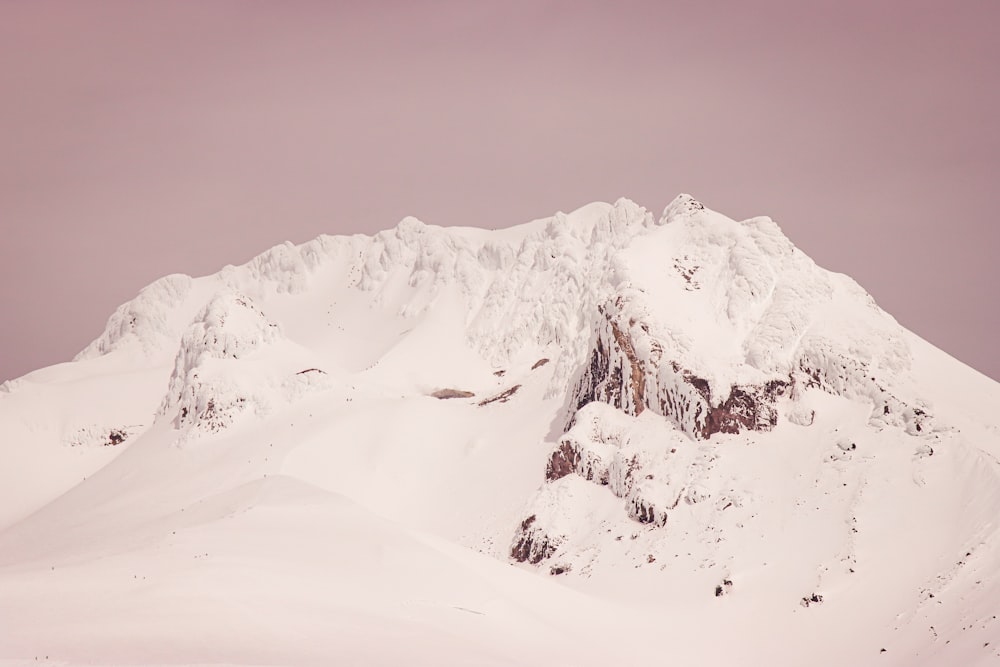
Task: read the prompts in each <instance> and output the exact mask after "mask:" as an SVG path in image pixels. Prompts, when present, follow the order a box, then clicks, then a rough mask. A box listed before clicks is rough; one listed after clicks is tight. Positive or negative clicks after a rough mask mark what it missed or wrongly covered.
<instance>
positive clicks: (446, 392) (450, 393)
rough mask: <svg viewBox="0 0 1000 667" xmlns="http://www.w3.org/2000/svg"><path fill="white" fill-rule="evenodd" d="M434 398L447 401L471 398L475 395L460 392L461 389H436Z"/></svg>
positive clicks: (468, 392) (469, 392)
mask: <svg viewBox="0 0 1000 667" xmlns="http://www.w3.org/2000/svg"><path fill="white" fill-rule="evenodd" d="M431 396H433V397H434V398H440V399H448V398H471V397H473V396H475V394H474V393H473V392H471V391H462V390H461V389H438V390H437V391H435V392H434V393H433V394H431Z"/></svg>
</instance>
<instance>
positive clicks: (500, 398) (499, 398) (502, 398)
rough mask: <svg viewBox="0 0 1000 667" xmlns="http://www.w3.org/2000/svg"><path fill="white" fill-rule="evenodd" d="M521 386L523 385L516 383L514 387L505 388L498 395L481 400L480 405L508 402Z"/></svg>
mask: <svg viewBox="0 0 1000 667" xmlns="http://www.w3.org/2000/svg"><path fill="white" fill-rule="evenodd" d="M520 388H521V385H519V384H515V385H514V386H513V387H510V388H509V389H504V390H503V391H501V392H500V393H499V394H497V395H496V396H491V397H490V398H487V399H485V400H482V401H480V402H479V406H480V407H482V406H484V405H489V404H490V403H506V402H507V401H509V400H510V397H511V396H513V395H514V394H516V393H517V390H518V389H520Z"/></svg>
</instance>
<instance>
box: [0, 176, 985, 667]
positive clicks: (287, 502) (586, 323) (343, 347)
mask: <svg viewBox="0 0 1000 667" xmlns="http://www.w3.org/2000/svg"><path fill="white" fill-rule="evenodd" d="M998 413H1000V389H998V387H997V385H996V383H993V382H992V381H989V380H987V379H986V378H984V377H982V376H980V375H978V374H976V373H975V372H974V371H972V370H971V369H967V368H965V367H963V366H961V365H960V364H959V363H958V362H955V361H954V360H952V359H950V358H948V357H947V356H946V355H944V354H943V353H941V352H940V351H938V350H935V349H934V348H932V347H930V346H929V345H927V344H926V343H924V342H923V341H921V340H920V339H919V338H917V337H915V336H914V335H913V334H911V333H909V332H908V331H906V330H905V329H903V328H902V327H900V326H899V325H898V324H897V323H896V321H895V320H894V319H893V318H892V317H891V316H890V315H888V314H887V313H885V312H884V311H882V310H881V309H880V308H879V307H878V306H877V305H876V304H875V303H874V301H873V300H872V298H871V297H870V296H869V295H868V294H867V293H865V291H864V290H863V289H862V288H861V287H859V286H858V285H857V284H856V283H854V282H853V281H852V280H851V279H850V278H848V277H846V276H843V275H839V274H834V273H831V272H829V271H826V270H824V269H822V268H820V267H818V266H816V264H815V263H814V262H813V261H812V260H810V259H809V258H808V257H807V256H806V255H804V254H803V253H802V252H801V251H799V250H798V249H797V248H796V247H795V246H794V245H793V244H792V243H791V242H790V241H789V240H788V239H787V238H786V237H785V236H784V235H783V234H782V232H781V231H780V229H779V228H778V226H777V225H776V224H775V223H774V222H773V221H772V220H770V219H769V218H765V217H759V218H752V219H750V220H745V221H742V222H739V221H735V220H731V219H729V218H727V217H725V216H724V215H721V214H719V213H716V212H714V211H712V210H710V209H708V208H706V207H705V206H704V205H703V204H701V203H700V202H698V201H696V200H695V199H693V198H692V197H690V196H687V195H681V196H679V197H677V198H676V199H674V200H673V201H672V202H671V203H670V204H669V205H668V206H667V207H666V209H665V210H664V211H663V213H662V215H660V216H659V217H657V216H654V215H653V214H651V213H650V212H649V211H647V210H646V209H644V208H642V207H641V206H639V205H637V204H635V203H634V202H631V201H629V200H627V199H621V200H619V201H617V202H615V203H614V204H604V203H595V204H589V205H587V206H584V207H583V208H580V209H578V210H576V211H573V212H572V213H568V214H564V213H558V214H556V215H555V216H553V217H550V218H545V219H540V220H536V221H533V222H529V223H527V224H523V225H520V226H516V227H512V228H509V229H504V230H499V231H492V232H491V231H486V230H481V229H473V228H441V227H435V226H432V225H427V224H424V223H423V222H421V221H419V220H416V219H415V218H406V219H404V220H403V221H402V222H400V223H399V225H397V226H396V227H395V228H393V229H390V230H387V231H383V232H380V233H378V234H376V235H374V236H362V235H357V236H351V237H335V236H321V237H319V238H317V239H315V240H313V241H310V242H308V243H305V244H302V245H298V246H296V245H292V244H290V243H286V244H283V245H279V246H276V247H275V248H272V249H270V250H268V251H267V252H264V253H262V254H261V255H259V256H258V257H256V258H254V259H253V260H251V261H250V262H248V263H247V264H245V265H242V266H227V267H225V268H224V269H223V270H222V271H220V272H219V273H217V274H214V275H211V276H206V277H201V278H191V277H188V276H182V275H173V276H168V277H166V278H163V279H161V280H159V281H156V282H155V283H153V284H151V285H150V286H148V287H147V288H145V289H144V290H142V291H141V292H140V294H139V295H138V296H137V297H136V298H135V299H134V300H133V301H131V302H129V303H127V304H124V305H123V306H121V307H120V308H119V309H118V310H117V311H116V312H115V313H114V314H113V315H112V316H111V318H110V319H109V320H108V325H107V327H106V330H105V331H104V332H103V334H102V335H101V336H100V337H98V338H97V340H95V341H94V342H93V343H92V344H91V345H90V346H88V347H87V348H86V349H85V350H84V351H83V352H81V353H80V355H79V356H78V357H77V359H76V360H75V361H74V363H71V364H63V365H60V366H55V367H52V368H48V369H42V370H39V371H36V372H35V373H32V374H29V375H27V376H25V377H23V378H19V379H17V380H13V381H9V382H6V383H4V384H3V385H2V386H0V443H3V444H4V446H5V448H6V449H5V452H6V454H7V461H8V465H7V466H5V467H4V468H3V469H0V489H4V491H3V495H2V496H0V500H2V501H3V502H0V628H13V629H14V630H13V632H12V633H11V634H10V635H7V636H5V635H4V634H3V632H2V631H0V664H4V662H3V660H4V659H10V660H14V661H15V664H16V661H17V660H21V659H24V658H25V656H32V657H33V656H35V655H38V654H41V655H45V654H46V653H39V652H41V651H43V649H44V650H45V651H51V654H54V655H55V656H56V658H55V659H59V660H62V661H64V662H67V663H69V664H74V663H94V662H98V663H102V662H103V663H109V664H119V663H121V664H124V663H130V664H138V663H140V662H143V661H148V660H150V658H148V657H147V656H148V655H155V656H156V657H154V658H152V660H154V661H155V662H158V663H164V664H166V663H172V664H173V663H178V662H205V661H206V660H209V661H212V660H214V661H216V662H224V663H227V664H246V663H258V662H260V661H261V660H263V659H265V658H266V659H267V660H269V661H273V662H275V663H281V664H313V663H315V662H316V661H317V660H318V661H320V662H324V661H330V660H333V659H334V658H333V657H332V656H334V655H336V656H337V657H336V660H348V661H350V662H353V663H358V664H397V663H400V662H407V663H414V664H421V663H422V662H427V663H428V664H439V663H440V662H442V656H441V655H439V653H438V650H439V648H440V647H441V646H445V645H447V646H453V647H454V648H453V650H454V654H453V655H450V656H447V657H446V658H445V659H444V662H449V661H450V662H454V663H456V664H458V663H483V662H491V661H492V662H491V664H492V663H494V662H495V663H496V664H539V665H542V664H545V665H551V664H574V665H576V664H580V665H586V664H607V663H608V662H618V663H625V664H648V663H650V662H653V661H655V660H660V659H661V658H665V657H667V656H666V654H665V653H664V651H665V650H666V649H665V648H664V647H665V646H669V647H670V657H673V658H675V660H676V661H679V662H688V663H703V664H704V663H719V664H723V663H724V664H739V663H741V661H743V662H746V661H749V664H763V663H767V664H789V665H791V664H802V662H804V661H805V660H809V661H810V662H814V663H819V664H868V663H874V662H875V661H878V660H881V661H883V662H884V661H885V660H886V658H885V657H884V656H883V653H882V651H881V649H883V648H885V649H886V654H891V659H892V660H895V661H897V663H896V664H915V665H919V664H927V665H932V664H977V663H978V662H980V661H986V662H984V664H992V662H988V661H990V660H992V661H996V660H998V659H1000V653H997V650H1000V641H997V640H996V637H998V636H1000V634H998V633H1000V623H998V622H996V620H995V619H996V616H995V614H997V613H998V612H1000V609H998V608H997V607H998V605H997V603H996V600H997V599H1000V537H998V536H997V528H996V521H995V517H996V514H997V512H998V511H1000V463H998V462H997V461H998V458H997V457H1000V425H998V423H997V421H996V414H998ZM476 552H479V553H476ZM511 564H514V565H515V566H516V567H510V565H511ZM238 573H242V574H240V576H236V575H237V574H238ZM243 574H245V575H246V576H245V577H243ZM140 577H141V578H140ZM547 577H558V579H559V581H561V582H563V583H564V584H565V585H564V586H561V587H559V586H557V587H553V586H551V585H549V584H547V583H545V581H544V580H545V579H546V578H547ZM84 580H87V581H91V580H92V581H96V582H100V586H101V587H102V590H105V589H106V590H107V591H109V593H108V594H107V595H102V596H100V599H99V600H95V599H93V598H92V597H91V596H89V595H88V594H87V593H86V591H85V590H84V589H83V588H81V587H80V586H79V582H80V581H84ZM188 581H197V582H200V583H198V584H197V588H198V591H200V592H202V593H203V594H204V596H207V598H203V597H200V594H195V593H194V592H190V591H192V589H191V588H190V586H189V585H188V584H187V583H185V582H188ZM573 589H577V590H578V591H581V592H582V593H584V594H585V595H583V596H579V595H578V593H577V591H574V590H573ZM206 599H207V600H209V602H207V603H206ZM57 602H58V605H59V606H60V609H61V610H62V611H61V616H59V618H58V619H53V617H51V616H50V615H49V610H50V609H51V608H52V605H54V604H56V603H57ZM608 603H610V606H609V604H608ZM157 605H162V609H161V610H160V611H156V612H155V613H153V612H147V611H143V612H141V613H140V611H139V610H148V609H154V610H155V609H160V607H157ZM3 609H17V610H19V611H18V614H17V616H16V617H15V616H14V615H11V614H7V615H3V612H2V610H3ZM206 609H207V611H205V610H206ZM273 609H281V610H284V611H283V612H282V614H279V615H275V613H274V612H273V611H272V610H273ZM248 610H249V611H248ZM529 612H530V613H529ZM157 614H162V615H161V616H158V615H157ZM168 617H169V618H171V619H178V620H173V621H170V622H165V621H164V620H163V619H165V618H168ZM253 618H259V619H264V620H261V621H260V622H259V623H257V622H251V621H250V620H249V619H253ZM179 619H186V620H179ZM415 619H421V620H420V621H419V622H418V621H416V620H415ZM525 619H532V620H530V621H529V620H525ZM124 625H127V626H128V627H129V628H130V630H129V636H131V637H133V638H134V644H130V643H122V642H119V641H116V640H115V636H116V635H115V632H116V628H118V627H123V626H124ZM722 626H724V627H726V628H728V629H727V630H726V641H725V642H719V641H717V637H716V635H717V634H718V631H717V630H711V631H709V632H706V630H705V628H718V627H722ZM261 627H267V628H275V630H273V631H270V630H269V631H267V632H261V631H260V628H261ZM38 628H41V629H38ZM331 628H334V629H335V628H350V631H348V630H342V631H341V630H331ZM664 628H668V629H670V632H671V636H670V638H669V641H667V642H666V644H664V643H663V642H661V641H659V638H660V636H661V634H662V633H663V632H665V630H664ZM330 632H333V634H329V633H330ZM598 633H599V635H598ZM195 635H197V636H204V637H206V638H207V639H206V640H205V641H206V642H208V643H209V644H211V645H212V646H214V647H215V648H214V649H213V651H212V652H211V655H209V654H207V653H205V652H204V651H205V648H204V647H205V645H206V643H205V642H201V643H198V642H192V641H190V640H189V639H186V638H188V637H191V636H195ZM593 636H601V637H602V638H604V640H606V641H604V640H602V643H604V644H607V645H608V646H611V647H614V648H613V650H610V652H608V653H607V654H606V655H605V654H604V653H603V652H601V651H598V650H595V649H594V642H593V641H592V637H593ZM845 636H847V637H852V638H853V639H852V642H842V641H839V640H837V639H836V638H838V637H845ZM290 637H297V638H306V639H308V640H309V641H307V642H301V641H298V640H296V641H290V640H289V638H290ZM455 637H463V638H464V639H462V641H460V642H457V643H456V642H455ZM421 638H425V639H421ZM427 638H429V639H427ZM140 646H141V647H142V650H140V649H138V648H136V647H140ZM305 646H310V647H316V648H310V649H309V650H306V649H305V648H304V647H305ZM50 647H51V648H50ZM109 647H112V648H109ZM262 656H264V657H262ZM484 656H489V659H488V660H486V659H485V657H484ZM654 657H655V660H654Z"/></svg>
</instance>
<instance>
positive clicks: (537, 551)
mask: <svg viewBox="0 0 1000 667" xmlns="http://www.w3.org/2000/svg"><path fill="white" fill-rule="evenodd" d="M537 521H538V517H537V516H536V515H534V514H532V515H531V516H529V517H528V518H526V519H525V520H524V521H522V522H521V525H520V527H519V528H518V531H517V535H516V536H515V537H514V543H513V545H512V546H511V548H510V557H511V558H512V559H514V560H516V561H517V562H519V563H530V564H532V565H538V564H539V563H541V562H542V561H543V560H545V559H546V558H548V557H549V556H551V555H552V554H553V553H555V550H556V546H557V544H556V542H555V541H554V540H552V539H550V538H549V536H548V535H546V534H545V531H543V530H542V529H541V527H540V526H539V525H538V523H537Z"/></svg>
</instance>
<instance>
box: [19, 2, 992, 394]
mask: <svg viewBox="0 0 1000 667" xmlns="http://www.w3.org/2000/svg"><path fill="white" fill-rule="evenodd" d="M998 21H1000V3H998V2H996V1H995V0H981V1H976V0H967V1H964V2H960V3H945V2H926V1H923V0H892V1H889V0H882V1H880V2H870V1H868V0H865V1H862V0H837V1H836V2H833V1H831V2H822V1H821V2H815V1H814V2H801V1H800V0H772V1H768V2H745V3H744V2H729V3H721V2H694V1H692V2H633V3H628V2H615V3H612V2H605V3H587V2H495V3H494V2H484V3H472V2H425V3H421V2H383V3H363V2H351V3H348V2H270V3H266V2H254V1H249V0H247V1H233V2H103V1H101V2H98V1H94V2H84V1H82V0H81V1H68V2H44V1H38V2H34V1H33V2H27V1H26V2H4V1H3V0H0V129H2V131H0V225H2V232H3V237H2V238H3V241H2V243H0V267H2V273H0V306H2V307H3V315H4V317H3V327H2V328H0V349H2V350H3V354H2V355H0V379H3V378H9V377H15V376H17V375H20V374H22V373H24V372H27V371H28V370H31V369H33V368H36V367H40V366H44V365H48V364H52V363H56V362H59V361H63V360H67V359H69V358H71V357H72V356H73V355H74V354H75V353H76V352H77V351H78V350H79V349H81V348H82V347H84V346H85V345H86V343H88V342H89V341H90V340H91V339H92V338H94V337H96V336H97V335H98V334H99V333H100V331H101V330H102V328H103V325H104V321H105V320H106V319H107V317H108V315H110V314H111V312H112V311H113V310H114V308H115V307H116V306H117V305H118V304H119V303H121V302H123V301H126V300H128V299H130V298H132V297H133V296H134V295H135V293H136V292H138V290H139V289H140V288H141V287H142V286H144V285H145V284H147V283H148V282H150V281H152V280H154V279H155V278H157V277H159V276H161V275H164V274H167V273H173V272H184V273H191V274H195V275H198V274H204V273H211V272H214V271H217V270H218V269H219V268H221V267H222V266H223V265H225V264H228V263H234V264H235V263H241V262H244V261H246V260H247V259H249V258H250V257H251V256H253V255H255V254H257V253H258V252H260V251H263V250H264V249H266V248H268V247H269V246H272V245H274V244H276V243H279V242H281V241H284V240H286V239H288V240H292V241H295V242H302V241H305V240H308V239H310V238H312V237H314V236H316V235H317V234H320V233H331V234H337V233H353V232H359V231H360V232H374V231H377V230H378V229H382V228H386V227H391V226H393V225H394V224H395V223H396V222H398V220H399V219H400V218H402V217H403V216H404V215H416V216H417V217H419V218H421V219H423V220H424V221H426V222H429V223H436V224H442V225H454V224H463V225H478V226H487V227H495V226H508V225H511V224H516V223H518V222H523V221H526V220H529V219H532V218H537V217H542V216H545V215H549V214H551V213H553V212H555V211H556V210H570V209H573V208H576V207H578V206H580V205H582V204H584V203H586V202H589V201H594V200H605V201H613V200H614V199H617V198H618V197H620V196H627V197H629V198H631V199H634V200H635V201H637V202H639V203H640V204H642V205H644V206H646V207H648V208H650V209H652V210H654V212H656V213H658V212H659V211H660V210H661V209H662V207H663V206H664V205H665V204H666V203H667V202H668V201H670V199H672V198H673V197H674V195H676V194H677V193H678V192H690V193H691V194H693V195H695V196H696V197H698V198H700V199H702V200H703V201H704V202H705V203H706V204H708V205H709V206H711V207H712V208H715V209H717V210H720V211H722V212H723V213H726V214H728V215H730V216H731V217H737V218H742V217H749V216H751V215H758V214H767V215H771V216H772V217H774V218H775V219H776V220H777V221H778V222H779V224H780V225H781V226H782V228H783V229H784V231H785V233H786V234H787V235H788V236H789V237H790V238H791V239H792V241H793V242H795V243H796V244H797V245H798V246H799V247H801V248H802V249H803V250H804V251H806V252H807V253H808V254H810V255H811V256H812V257H813V258H814V259H815V260H816V261H817V262H818V263H820V264H821V265H823V266H826V267H827V268H830V269H833V270H836V271H842V272H844V273H848V274H850V275H852V276H853V277H854V278H856V279H857V280H858V281H859V282H860V283H861V284H862V285H863V286H864V287H865V288H867V289H868V290H869V291H870V292H872V294H874V296H875V298H876V300H877V301H878V302H879V304H880V305H882V307H884V308H885V309H886V310H888V311H889V312H891V313H893V314H894V315H895V316H896V317H897V319H899V320H900V321H901V322H902V323H903V324H904V325H906V326H907V327H909V328H911V329H913V330H914V331H916V332H917V333H918V334H920V335H922V336H924V337H925V338H927V339H928V340H930V341H931V342H933V343H935V344H937V345H938V346H939V347H942V348H943V349H945V350H946V351H948V352H950V353H951V354H953V355H954V356H956V357H958V358H959V359H962V360H963V361H965V362H967V363H969V364H970V365H972V366H974V367H976V368H978V369H979V370H981V371H983V372H985V373H987V374H989V375H991V376H993V377H994V378H1000V354H998V353H997V351H996V342H995V340H996V333H995V332H996V331H997V330H998V329H1000V308H998V304H1000V299H998V298H997V296H996V289H997V287H998V286H1000V268H998V262H996V261H995V257H994V255H995V253H996V252H997V250H998V249H1000V224H998V222H997V220H996V218H997V215H998V211H1000V207H998V206H997V192H998V191H1000V187H998V180H1000V179H998V176H1000V122H998V120H997V119H998V118H1000V68H998V66H997V63H1000V40H998V39H996V25H997V22H998Z"/></svg>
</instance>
